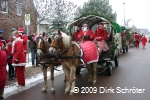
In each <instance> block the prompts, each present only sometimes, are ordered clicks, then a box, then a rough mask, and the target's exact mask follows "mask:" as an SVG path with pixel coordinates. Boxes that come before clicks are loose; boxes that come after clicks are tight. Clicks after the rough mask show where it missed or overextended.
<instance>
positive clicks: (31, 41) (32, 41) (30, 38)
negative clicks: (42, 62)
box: [28, 35, 36, 49]
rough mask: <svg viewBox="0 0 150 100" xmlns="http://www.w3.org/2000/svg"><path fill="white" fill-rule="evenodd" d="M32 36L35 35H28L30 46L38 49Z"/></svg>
mask: <svg viewBox="0 0 150 100" xmlns="http://www.w3.org/2000/svg"><path fill="white" fill-rule="evenodd" d="M32 37H33V35H30V36H28V39H29V40H30V42H29V47H30V49H36V44H35V41H34V40H33V38H32Z"/></svg>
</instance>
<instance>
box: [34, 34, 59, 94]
mask: <svg viewBox="0 0 150 100" xmlns="http://www.w3.org/2000/svg"><path fill="white" fill-rule="evenodd" d="M35 42H36V48H37V55H38V59H39V64H41V65H42V67H41V69H42V72H43V76H44V87H43V88H42V92H46V89H47V68H48V67H49V69H50V72H51V76H50V78H51V82H52V86H51V93H55V86H54V64H48V63H45V62H49V61H50V62H57V61H56V60H54V59H52V58H51V57H50V56H48V55H49V45H50V41H49V42H48V41H46V40H45V39H44V38H43V37H40V36H39V37H37V39H36V41H35ZM58 65H60V64H59V62H58Z"/></svg>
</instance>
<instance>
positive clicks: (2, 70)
mask: <svg viewBox="0 0 150 100" xmlns="http://www.w3.org/2000/svg"><path fill="white" fill-rule="evenodd" d="M3 34H4V32H3V30H0V59H1V60H0V100H3V99H4V98H3V93H4V87H5V84H6V77H7V74H8V80H9V81H11V80H14V78H16V79H17V84H16V86H17V87H24V86H25V66H26V55H27V43H28V40H29V41H30V42H29V48H30V50H31V59H32V66H33V67H36V66H38V57H37V55H36V44H35V40H36V37H37V36H38V33H37V32H36V33H33V34H32V35H29V36H27V35H26V33H25V30H24V28H23V27H20V28H18V30H15V31H14V32H13V36H12V37H11V36H9V37H8V38H7V39H5V38H4V37H3ZM41 36H43V38H46V34H45V33H44V32H43V34H41ZM35 59H36V60H35ZM7 65H8V71H7V70H6V66H7Z"/></svg>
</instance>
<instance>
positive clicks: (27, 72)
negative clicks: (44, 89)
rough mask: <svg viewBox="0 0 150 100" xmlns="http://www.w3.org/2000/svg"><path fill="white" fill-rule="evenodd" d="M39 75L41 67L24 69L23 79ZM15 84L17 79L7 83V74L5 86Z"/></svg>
mask: <svg viewBox="0 0 150 100" xmlns="http://www.w3.org/2000/svg"><path fill="white" fill-rule="evenodd" d="M39 73H42V70H41V67H26V69H25V78H26V79H27V78H30V77H33V76H35V75H37V74H39ZM15 82H17V79H16V78H14V80H11V81H9V80H8V74H7V80H6V86H8V85H11V84H13V83H15Z"/></svg>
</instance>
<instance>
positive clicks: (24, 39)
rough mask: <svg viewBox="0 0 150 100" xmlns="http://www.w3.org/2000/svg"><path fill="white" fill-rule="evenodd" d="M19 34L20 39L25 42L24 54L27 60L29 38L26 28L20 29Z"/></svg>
mask: <svg viewBox="0 0 150 100" xmlns="http://www.w3.org/2000/svg"><path fill="white" fill-rule="evenodd" d="M18 33H19V35H20V37H21V38H22V40H23V52H24V54H25V58H26V54H27V42H28V36H27V35H26V34H25V32H24V28H22V27H20V28H19V29H18Z"/></svg>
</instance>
